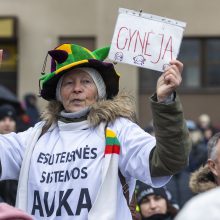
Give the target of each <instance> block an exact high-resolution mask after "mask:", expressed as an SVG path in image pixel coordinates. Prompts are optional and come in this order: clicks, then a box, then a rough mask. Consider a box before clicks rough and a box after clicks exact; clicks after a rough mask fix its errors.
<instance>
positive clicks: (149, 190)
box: [137, 181, 179, 220]
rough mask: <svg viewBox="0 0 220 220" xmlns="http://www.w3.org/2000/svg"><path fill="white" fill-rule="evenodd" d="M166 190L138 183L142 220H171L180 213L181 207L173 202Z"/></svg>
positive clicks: (138, 202)
mask: <svg viewBox="0 0 220 220" xmlns="http://www.w3.org/2000/svg"><path fill="white" fill-rule="evenodd" d="M171 198H172V196H171V194H170V192H168V191H167V189H166V188H164V187H161V188H153V187H151V186H149V185H146V184H144V183H141V182H140V181H139V182H138V183H137V204H138V207H139V211H140V214H141V220H171V219H174V217H175V216H176V214H177V213H178V211H179V206H178V205H177V204H176V203H174V202H173V201H172V199H171Z"/></svg>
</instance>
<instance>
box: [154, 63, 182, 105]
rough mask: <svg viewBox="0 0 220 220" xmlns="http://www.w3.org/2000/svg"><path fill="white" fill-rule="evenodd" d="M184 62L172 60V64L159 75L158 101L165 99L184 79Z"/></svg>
mask: <svg viewBox="0 0 220 220" xmlns="http://www.w3.org/2000/svg"><path fill="white" fill-rule="evenodd" d="M182 71H183V64H182V63H181V62H180V61H178V60H172V61H171V62H170V66H169V67H167V69H166V70H165V72H164V73H163V74H162V75H161V76H160V77H159V79H158V81H157V100H158V102H162V101H165V100H166V98H167V97H169V96H170V95H171V94H172V93H173V92H174V90H175V89H176V88H177V87H178V86H179V85H180V83H181V81H182V77H181V73H182Z"/></svg>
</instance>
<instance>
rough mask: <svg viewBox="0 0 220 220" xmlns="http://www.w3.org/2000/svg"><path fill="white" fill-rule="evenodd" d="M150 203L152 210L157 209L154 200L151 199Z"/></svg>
mask: <svg viewBox="0 0 220 220" xmlns="http://www.w3.org/2000/svg"><path fill="white" fill-rule="evenodd" d="M149 203H150V208H151V209H155V208H156V202H155V200H154V199H151V200H150V202H149Z"/></svg>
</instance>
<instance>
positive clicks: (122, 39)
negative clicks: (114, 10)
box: [108, 8, 186, 72]
mask: <svg viewBox="0 0 220 220" xmlns="http://www.w3.org/2000/svg"><path fill="white" fill-rule="evenodd" d="M185 26H186V23H184V22H181V21H176V20H172V19H168V18H164V17H160V16H156V15H151V14H146V13H142V12H137V11H132V10H128V9H124V8H120V9H119V15H118V19H117V23H116V26H115V31H114V35H113V39H112V43H111V48H110V52H109V55H108V57H109V59H111V60H113V61H114V62H123V63H128V64H132V65H136V66H139V67H143V68H148V69H153V70H157V71H161V72H163V71H164V69H165V68H166V66H167V65H169V62H170V60H172V59H176V58H177V55H178V53H179V49H180V45H181V41H182V37H183V31H184V28H185Z"/></svg>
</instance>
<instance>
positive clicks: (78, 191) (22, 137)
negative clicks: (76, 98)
mask: <svg viewBox="0 0 220 220" xmlns="http://www.w3.org/2000/svg"><path fill="white" fill-rule="evenodd" d="M109 127H110V128H111V129H112V130H113V131H115V132H116V134H117V137H118V140H119V142H120V145H121V150H120V156H119V168H120V170H121V173H122V174H123V175H124V176H125V177H126V181H127V182H128V184H129V186H130V189H131V190H130V194H132V193H133V189H134V184H135V179H139V180H141V181H143V182H146V183H148V184H151V185H154V186H161V185H164V184H165V183H166V182H167V181H168V180H169V177H162V178H154V179H153V180H152V179H151V177H150V171H149V154H150V151H151V149H152V148H153V147H154V146H155V138H154V137H152V136H150V135H149V134H148V133H146V132H145V131H143V130H142V129H141V128H140V127H139V126H137V125H136V124H135V123H132V122H131V121H129V120H127V119H124V118H119V119H117V120H116V121H115V123H113V124H110V125H109ZM31 129H34V128H31ZM31 129H29V130H27V131H25V132H22V133H18V134H15V133H11V134H8V135H4V136H2V135H1V136H0V158H1V164H2V175H1V179H18V176H19V171H20V167H21V163H22V158H23V155H24V151H25V148H26V142H27V138H28V136H29V135H30V132H31ZM104 149H105V134H104V130H103V127H102V126H98V127H97V128H91V127H89V124H88V122H87V121H83V122H77V123H63V122H60V121H59V122H58V126H57V127H56V128H55V129H53V130H52V131H51V132H47V133H45V134H44V135H43V136H42V137H41V138H40V139H39V140H38V142H37V144H36V146H35V148H34V152H33V154H32V158H31V165H30V171H29V181H28V213H30V214H31V215H33V216H34V218H35V219H38V220H39V219H54V220H55V219H56V220H60V219H65V220H68V219H75V220H86V219H88V217H87V216H88V211H89V210H90V208H91V206H92V204H93V202H94V201H95V198H96V195H97V192H98V190H99V187H100V184H101V172H102V162H103V158H104ZM117 191H118V201H117V202H118V203H117V204H120V206H118V209H117V219H116V220H121V219H126V220H131V214H130V211H129V209H128V207H127V204H126V200H125V198H124V196H123V192H122V187H121V184H120V181H118V190H117Z"/></svg>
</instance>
